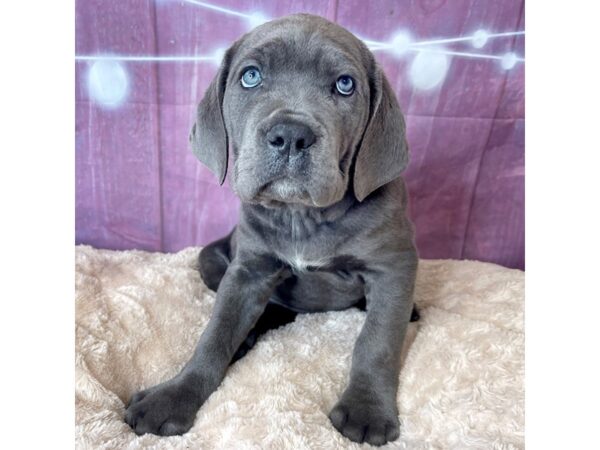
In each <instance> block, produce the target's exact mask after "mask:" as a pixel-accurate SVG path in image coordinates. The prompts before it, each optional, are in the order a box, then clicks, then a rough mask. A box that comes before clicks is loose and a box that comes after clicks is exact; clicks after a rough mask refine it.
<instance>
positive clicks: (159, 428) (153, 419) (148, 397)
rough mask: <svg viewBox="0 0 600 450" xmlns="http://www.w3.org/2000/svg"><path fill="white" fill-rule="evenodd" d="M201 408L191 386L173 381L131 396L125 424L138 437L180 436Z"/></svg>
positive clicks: (199, 401) (187, 428) (187, 382)
mask: <svg viewBox="0 0 600 450" xmlns="http://www.w3.org/2000/svg"><path fill="white" fill-rule="evenodd" d="M200 405H201V400H200V395H199V394H198V391H197V389H195V388H194V385H193V384H191V383H190V382H189V381H181V380H177V379H173V380H170V381H167V382H165V383H162V384H159V385H157V386H154V387H152V388H150V389H146V390H145V391H140V392H138V393H136V394H135V395H134V396H133V397H131V400H130V401H129V405H127V409H126V411H125V422H127V424H128V425H129V426H130V427H131V428H132V429H133V431H135V433H136V434H138V435H142V434H144V433H152V434H157V435H159V436H172V435H176V434H183V433H185V432H186V431H188V430H189V429H190V428H191V427H192V425H193V424H194V419H195V418H196V412H198V409H199V408H200Z"/></svg>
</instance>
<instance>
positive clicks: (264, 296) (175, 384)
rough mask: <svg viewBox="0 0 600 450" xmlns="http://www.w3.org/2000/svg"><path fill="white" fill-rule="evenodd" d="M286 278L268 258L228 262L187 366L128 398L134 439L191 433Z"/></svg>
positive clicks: (127, 416)
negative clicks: (278, 286)
mask: <svg viewBox="0 0 600 450" xmlns="http://www.w3.org/2000/svg"><path fill="white" fill-rule="evenodd" d="M287 274H288V272H287V270H286V269H285V268H284V267H283V265H282V264H281V263H280V262H278V261H276V260H274V259H272V258H270V257H267V256H255V255H243V254H242V255H238V256H237V257H236V258H235V259H234V260H233V261H232V262H231V264H230V265H229V267H228V269H227V271H226V272H225V275H224V276H223V279H222V281H221V284H220V285H219V289H218V292H217V299H216V302H215V307H214V310H213V314H212V317H211V319H210V321H209V322H208V325H207V327H206V329H205V330H204V332H203V333H202V336H201V337H200V341H199V342H198V345H197V347H196V350H195V352H194V355H193V356H192V358H191V360H190V361H189V362H188V363H187V364H186V366H185V367H184V368H183V370H182V371H181V372H180V373H179V374H178V375H177V376H175V377H174V378H172V379H171V380H169V381H166V382H164V383H161V384H159V385H157V386H154V387H152V388H150V389H146V390H144V391H141V392H138V393H137V394H135V395H134V396H133V397H132V399H131V401H130V403H129V405H128V407H127V411H126V413H125V421H126V422H127V423H128V424H129V425H130V426H131V427H132V428H133V430H134V431H135V432H136V433H137V434H144V433H153V434H158V435H161V436H169V435H174V434H182V433H185V432H186V431H187V430H189V429H190V428H191V427H192V425H193V423H194V419H195V417H196V412H197V411H198V408H200V406H201V405H202V403H204V401H205V400H206V399H207V398H208V396H209V395H210V394H211V393H212V392H213V391H214V390H215V389H216V388H217V387H218V386H219V384H220V383H221V380H222V379H223V377H224V376H225V372H226V370H227V367H228V365H229V363H230V361H231V358H232V357H233V355H234V353H235V351H236V350H237V349H238V347H239V346H240V344H241V343H242V342H243V341H244V339H245V338H246V336H247V335H248V332H249V331H250V330H251V329H252V327H253V326H254V324H255V323H256V321H257V320H258V318H259V317H260V315H261V314H262V312H263V311H264V309H265V307H266V305H267V303H268V300H269V296H270V295H271V293H272V292H273V290H274V289H275V287H276V286H277V284H279V283H280V282H281V281H282V280H283V278H285V276H287Z"/></svg>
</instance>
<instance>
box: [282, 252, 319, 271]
mask: <svg viewBox="0 0 600 450" xmlns="http://www.w3.org/2000/svg"><path fill="white" fill-rule="evenodd" d="M286 261H287V262H288V264H289V265H290V266H292V268H293V269H294V270H296V271H298V272H305V271H306V270H308V268H309V267H311V268H318V267H322V266H325V265H327V263H328V262H329V258H319V259H307V258H305V257H304V255H302V254H301V253H295V254H293V255H291V256H290V257H288V258H286Z"/></svg>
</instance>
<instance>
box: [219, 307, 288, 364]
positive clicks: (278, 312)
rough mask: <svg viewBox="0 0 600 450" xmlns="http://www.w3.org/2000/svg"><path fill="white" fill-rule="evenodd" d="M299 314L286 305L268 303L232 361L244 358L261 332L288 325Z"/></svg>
mask: <svg viewBox="0 0 600 450" xmlns="http://www.w3.org/2000/svg"><path fill="white" fill-rule="evenodd" d="M297 315H298V313H297V312H295V311H292V310H291V309H288V308H286V307H284V306H281V305H278V304H277V303H273V302H270V303H268V304H267V307H266V308H265V311H264V312H263V313H262V315H261V316H260V318H259V319H258V321H257V322H256V325H254V328H252V330H250V333H248V337H246V339H245V340H244V342H242V345H240V347H239V348H238V350H237V352H236V353H235V355H233V358H232V359H231V363H230V364H233V363H234V362H236V361H237V360H238V359H241V358H243V357H244V356H245V355H246V353H248V351H249V350H250V349H251V348H252V347H254V344H256V340H257V339H258V337H259V336H260V335H261V334H265V333H266V332H267V331H269V330H274V329H276V328H279V327H282V326H283V325H287V324H288V323H290V322H293V321H294V320H295V319H296V316H297Z"/></svg>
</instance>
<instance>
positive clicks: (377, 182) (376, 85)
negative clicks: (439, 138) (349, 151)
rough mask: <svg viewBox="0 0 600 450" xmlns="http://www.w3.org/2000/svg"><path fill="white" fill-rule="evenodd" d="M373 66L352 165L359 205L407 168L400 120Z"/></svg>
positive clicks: (392, 96)
mask: <svg viewBox="0 0 600 450" xmlns="http://www.w3.org/2000/svg"><path fill="white" fill-rule="evenodd" d="M373 66H374V71H373V75H372V76H371V80H370V84H371V106H370V117H369V122H368V124H367V127H366V129H365V132H364V134H363V138H362V142H361V144H360V146H359V149H358V154H357V156H356V162H355V166H354V194H355V196H356V198H357V199H358V200H359V201H361V202H362V201H363V200H364V199H365V198H366V197H367V196H368V195H369V194H370V193H371V192H373V191H374V190H375V189H377V188H379V187H381V186H383V185H384V184H386V183H389V182H390V181H392V180H393V179H395V178H397V177H399V176H400V174H401V173H402V171H403V170H404V169H405V168H406V166H407V165H408V144H407V143H406V136H405V134H406V133H405V131H406V126H405V124H404V117H403V116H402V112H401V111H400V106H399V105H398V101H397V100H396V95H395V94H394V91H392V88H391V87H390V84H389V82H388V81H387V79H386V77H385V75H384V74H383V71H382V70H381V68H380V67H379V66H378V65H377V64H375V63H374V62H373Z"/></svg>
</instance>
